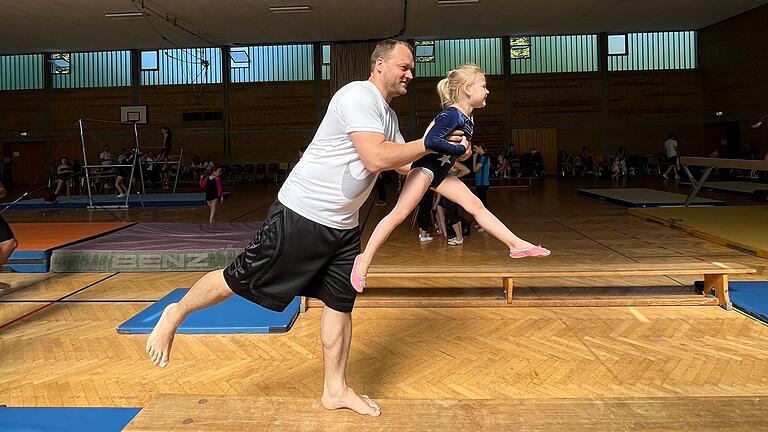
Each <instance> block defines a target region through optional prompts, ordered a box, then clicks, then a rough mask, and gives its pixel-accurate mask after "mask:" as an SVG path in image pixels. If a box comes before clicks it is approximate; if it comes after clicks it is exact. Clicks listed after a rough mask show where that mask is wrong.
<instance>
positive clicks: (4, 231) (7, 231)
mask: <svg viewBox="0 0 768 432" xmlns="http://www.w3.org/2000/svg"><path fill="white" fill-rule="evenodd" d="M12 238H13V231H11V227H10V226H8V222H6V221H5V219H3V217H2V216H0V243H2V242H4V241H6V240H10V239H12ZM353 259H354V258H353ZM350 273H351V272H350Z"/></svg>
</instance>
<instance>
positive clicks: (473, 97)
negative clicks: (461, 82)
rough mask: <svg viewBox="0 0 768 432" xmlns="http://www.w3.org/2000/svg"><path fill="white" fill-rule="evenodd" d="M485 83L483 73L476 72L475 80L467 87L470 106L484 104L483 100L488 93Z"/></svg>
mask: <svg viewBox="0 0 768 432" xmlns="http://www.w3.org/2000/svg"><path fill="white" fill-rule="evenodd" d="M485 84H486V83H485V75H483V74H477V75H476V76H475V82H474V83H473V84H472V85H470V86H468V87H467V93H468V94H469V105H470V106H471V107H472V108H483V107H484V106H485V100H486V98H487V97H488V93H490V92H489V91H488V89H487V88H486V86H485Z"/></svg>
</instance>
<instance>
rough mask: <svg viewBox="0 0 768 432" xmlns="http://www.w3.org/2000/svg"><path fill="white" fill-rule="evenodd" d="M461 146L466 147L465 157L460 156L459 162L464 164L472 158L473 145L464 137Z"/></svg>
mask: <svg viewBox="0 0 768 432" xmlns="http://www.w3.org/2000/svg"><path fill="white" fill-rule="evenodd" d="M461 145H463V146H464V147H466V150H465V151H464V154H463V155H461V156H459V161H460V162H464V161H465V160H467V159H469V158H470V156H472V144H470V142H469V141H467V139H466V138H464V137H463V136H462V137H461Z"/></svg>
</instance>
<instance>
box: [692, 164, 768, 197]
mask: <svg viewBox="0 0 768 432" xmlns="http://www.w3.org/2000/svg"><path fill="white" fill-rule="evenodd" d="M680 164H681V165H682V166H683V171H684V172H685V175H687V176H688V179H689V180H690V181H691V192H690V193H689V194H688V198H686V200H685V207H688V206H689V205H690V204H691V201H693V199H694V198H695V197H696V194H697V193H699V190H700V189H701V187H702V186H704V182H706V181H707V177H709V174H710V173H711V172H712V169H713V168H726V169H727V168H731V169H743V170H750V171H751V170H756V171H768V161H765V160H748V159H724V158H708V157H692V156H683V157H681V158H680ZM688 165H690V166H700V167H704V171H702V173H701V177H700V178H699V179H698V180H696V178H695V177H694V176H693V174H691V171H690V170H689V169H688Z"/></svg>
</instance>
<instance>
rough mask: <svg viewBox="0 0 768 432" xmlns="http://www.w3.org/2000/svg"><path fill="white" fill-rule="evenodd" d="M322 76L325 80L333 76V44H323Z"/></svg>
mask: <svg viewBox="0 0 768 432" xmlns="http://www.w3.org/2000/svg"><path fill="white" fill-rule="evenodd" d="M320 74H321V78H322V79H324V80H327V79H330V77H331V46H330V45H323V64H322V65H321V66H320Z"/></svg>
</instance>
